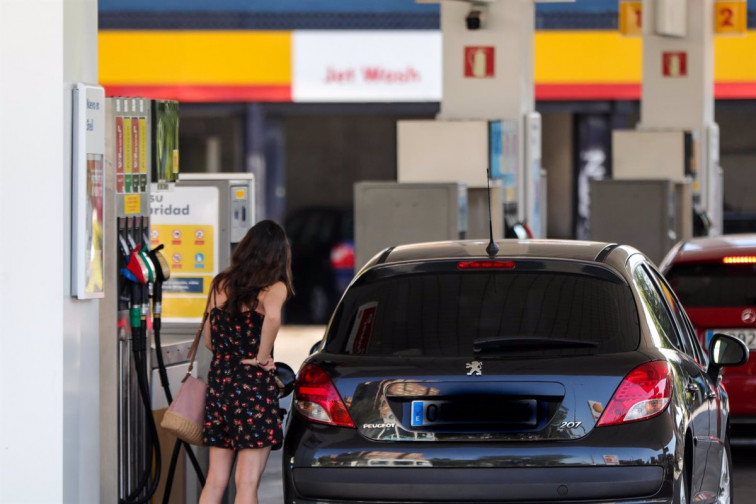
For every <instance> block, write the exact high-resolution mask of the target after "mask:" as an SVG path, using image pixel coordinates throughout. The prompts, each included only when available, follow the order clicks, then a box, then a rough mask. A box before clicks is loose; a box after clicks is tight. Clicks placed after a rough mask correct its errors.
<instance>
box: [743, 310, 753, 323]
mask: <svg viewBox="0 0 756 504" xmlns="http://www.w3.org/2000/svg"><path fill="white" fill-rule="evenodd" d="M740 320H742V321H743V322H745V323H746V324H753V323H754V322H756V311H754V310H752V309H751V308H746V309H745V310H743V313H742V314H741V315H740Z"/></svg>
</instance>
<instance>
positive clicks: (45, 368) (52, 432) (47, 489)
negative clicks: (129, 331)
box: [0, 0, 104, 503]
mask: <svg viewBox="0 0 756 504" xmlns="http://www.w3.org/2000/svg"><path fill="white" fill-rule="evenodd" d="M77 81H87V82H96V81H97V1H96V0H2V1H0V117H2V118H3V120H2V122H0V215H2V218H0V236H2V243H3V246H2V247H0V281H2V286H3V289H2V293H1V294H0V321H2V325H1V326H0V327H1V328H0V404H2V405H3V406H2V415H0V502H13V503H38V502H65V503H78V502H104V501H102V500H101V499H100V495H99V480H100V478H99V476H100V474H99V418H98V410H99V377H98V369H99V365H98V352H99V346H98V338H99V328H98V308H99V302H98V301H97V300H87V301H78V300H75V299H74V298H72V297H71V296H70V292H71V282H70V275H71V268H70V264H71V222H70V221H71V139H72V136H71V122H72V86H73V83H74V82H77Z"/></svg>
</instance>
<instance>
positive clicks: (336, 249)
mask: <svg viewBox="0 0 756 504" xmlns="http://www.w3.org/2000/svg"><path fill="white" fill-rule="evenodd" d="M331 268H335V269H354V247H353V246H352V245H350V244H348V243H338V244H336V245H334V246H333V247H332V248H331Z"/></svg>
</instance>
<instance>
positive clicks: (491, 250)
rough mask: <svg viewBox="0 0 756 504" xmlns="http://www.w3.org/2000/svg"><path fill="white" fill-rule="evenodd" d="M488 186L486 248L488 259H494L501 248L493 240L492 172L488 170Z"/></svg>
mask: <svg viewBox="0 0 756 504" xmlns="http://www.w3.org/2000/svg"><path fill="white" fill-rule="evenodd" d="M486 185H487V186H488V236H489V242H488V246H487V247H486V253H488V257H489V258H491V259H493V258H494V257H496V254H497V253H498V252H499V246H498V245H496V243H495V242H494V238H493V221H492V219H491V170H490V169H488V168H486Z"/></svg>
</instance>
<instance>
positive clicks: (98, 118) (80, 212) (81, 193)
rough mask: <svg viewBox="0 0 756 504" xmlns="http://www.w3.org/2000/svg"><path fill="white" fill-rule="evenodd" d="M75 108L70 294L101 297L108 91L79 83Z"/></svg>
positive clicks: (76, 89) (102, 291)
mask: <svg viewBox="0 0 756 504" xmlns="http://www.w3.org/2000/svg"><path fill="white" fill-rule="evenodd" d="M73 106H74V114H73V115H74V128H73V137H74V138H73V166H72V171H73V173H72V178H73V216H72V226H71V228H72V233H73V240H72V241H73V247H74V250H73V253H72V254H71V258H72V262H73V264H72V268H71V271H72V278H71V293H72V295H74V296H76V297H78V298H79V299H90V298H101V297H104V290H103V269H104V266H103V242H104V236H103V233H104V227H103V223H104V215H103V198H104V194H105V193H104V184H103V166H104V156H105V90H104V89H103V88H102V87H100V86H97V85H89V84H83V83H80V84H77V85H76V86H75V87H74V92H73Z"/></svg>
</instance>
